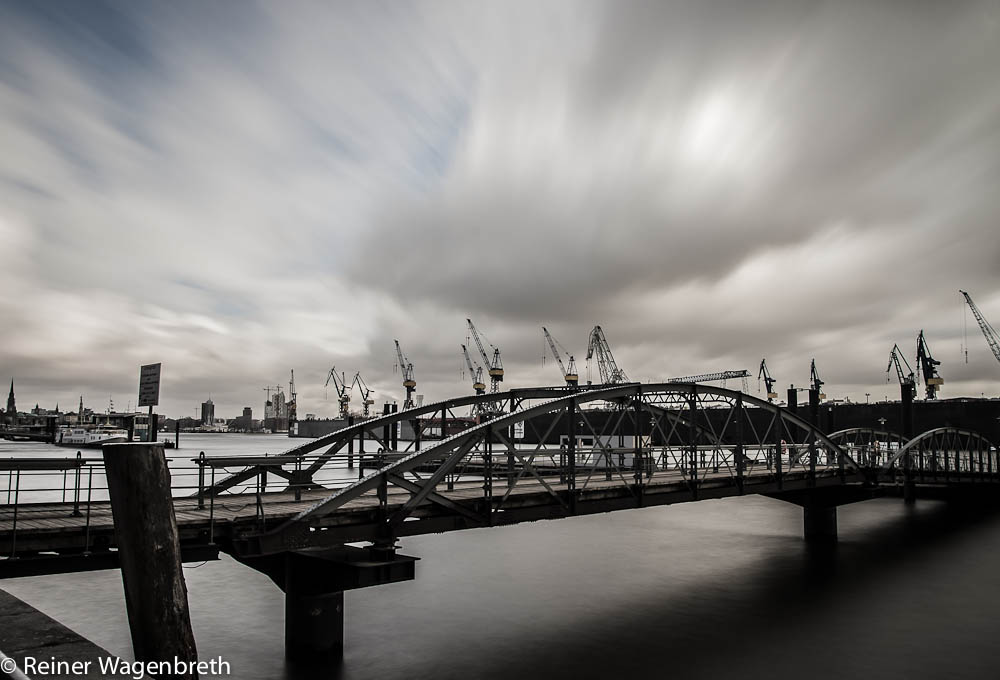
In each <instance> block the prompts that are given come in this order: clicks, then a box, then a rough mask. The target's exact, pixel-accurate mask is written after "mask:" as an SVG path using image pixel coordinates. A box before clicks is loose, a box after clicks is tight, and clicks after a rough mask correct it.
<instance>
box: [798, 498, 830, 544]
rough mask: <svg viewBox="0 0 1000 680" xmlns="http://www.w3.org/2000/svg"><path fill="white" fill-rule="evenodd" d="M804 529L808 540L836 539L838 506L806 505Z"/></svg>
mask: <svg viewBox="0 0 1000 680" xmlns="http://www.w3.org/2000/svg"><path fill="white" fill-rule="evenodd" d="M802 530H803V534H804V536H805V539H806V540H807V541H836V540H837V506H832V507H825V506H818V507H817V506H810V505H806V506H804V507H803V508H802Z"/></svg>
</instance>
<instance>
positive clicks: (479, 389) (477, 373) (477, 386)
mask: <svg viewBox="0 0 1000 680" xmlns="http://www.w3.org/2000/svg"><path fill="white" fill-rule="evenodd" d="M462 354H463V355H464V356H465V365H466V366H468V367H469V375H470V376H471V377H472V389H474V390H475V391H476V394H485V393H486V385H485V383H483V367H482V366H479V365H478V364H477V365H475V366H473V362H472V357H470V356H469V348H468V347H466V346H465V345H462Z"/></svg>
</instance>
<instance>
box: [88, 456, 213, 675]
mask: <svg viewBox="0 0 1000 680" xmlns="http://www.w3.org/2000/svg"><path fill="white" fill-rule="evenodd" d="M103 453H104V466H105V469H106V471H107V480H108V495H109V496H110V498H111V512H112V516H113V519H114V525H115V542H116V544H117V546H118V557H119V560H120V562H121V570H122V582H123V585H124V587H125V607H126V609H127V611H128V622H129V629H130V630H131V633H132V649H133V651H134V652H135V658H136V660H137V661H173V660H174V659H175V658H176V659H179V660H181V661H191V662H193V661H196V660H197V658H198V654H197V651H196V649H195V642H194V633H193V632H192V630H191V616H190V613H189V610H188V599H187V587H186V585H185V583H184V571H183V569H182V568H181V549H180V542H179V539H178V535H177V520H176V517H175V515H174V505H173V502H172V500H171V498H170V472H169V471H168V470H167V458H166V456H165V455H164V453H163V445H162V444H154V443H142V444H132V443H128V444H106V445H105V446H104V447H103ZM169 677H185V678H187V677H197V675H196V674H192V675H190V676H188V675H183V676H173V675H171V676H169Z"/></svg>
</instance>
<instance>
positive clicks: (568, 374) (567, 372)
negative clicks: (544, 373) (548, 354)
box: [542, 326, 580, 387]
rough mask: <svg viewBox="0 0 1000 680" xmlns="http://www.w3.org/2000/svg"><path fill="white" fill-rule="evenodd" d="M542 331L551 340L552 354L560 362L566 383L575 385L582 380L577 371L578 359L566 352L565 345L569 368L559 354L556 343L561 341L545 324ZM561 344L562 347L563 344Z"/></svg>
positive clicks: (560, 368)
mask: <svg viewBox="0 0 1000 680" xmlns="http://www.w3.org/2000/svg"><path fill="white" fill-rule="evenodd" d="M542 332H544V333H545V339H546V340H548V341H549V348H550V349H551V350H552V356H554V357H555V358H556V361H557V362H558V363H559V372H560V373H562V376H563V379H564V380H565V381H566V385H567V386H569V387H575V386H576V385H577V384H578V383H579V382H580V376H579V375H577V373H576V361H575V360H574V359H573V355H572V354H570V353H569V352H566V348H565V347H563V352H566V354H567V356H569V369H567V368H566V367H565V366H564V365H563V360H562V357H561V356H559V350H558V349H556V345H558V344H559V343H558V342H556V340H555V338H553V337H552V335H551V334H550V333H549V330H548V329H547V328H546V327H545V326H542ZM559 346H560V347H562V345H559Z"/></svg>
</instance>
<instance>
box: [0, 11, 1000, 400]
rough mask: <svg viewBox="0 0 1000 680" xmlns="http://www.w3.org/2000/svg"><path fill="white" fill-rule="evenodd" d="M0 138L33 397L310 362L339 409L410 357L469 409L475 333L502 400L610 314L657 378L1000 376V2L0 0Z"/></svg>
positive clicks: (13, 350)
mask: <svg viewBox="0 0 1000 680" xmlns="http://www.w3.org/2000/svg"><path fill="white" fill-rule="evenodd" d="M0 150H2V151H0V291H2V294H0V377H2V378H3V379H4V380H5V381H6V380H7V379H8V378H9V377H13V378H14V380H15V383H16V390H17V397H18V405H19V406H20V408H21V409H23V410H26V409H27V408H30V407H31V406H33V405H34V403H35V402H39V403H40V404H42V405H43V406H46V407H52V406H54V405H55V403H56V402H57V401H58V402H59V403H60V406H62V407H64V408H66V407H71V408H72V407H75V404H76V402H77V400H78V399H79V395H80V394H83V395H84V399H85V401H86V402H87V404H88V405H89V406H91V407H93V408H95V410H104V409H105V408H106V406H107V403H108V397H109V395H111V396H113V398H114V402H115V406H116V408H119V409H123V408H124V407H125V406H126V405H127V403H128V402H130V401H131V402H132V403H133V404H134V401H135V398H136V397H135V394H136V392H137V382H138V370H139V365H140V364H142V363H148V362H155V361H161V362H162V363H163V376H164V383H163V387H162V389H161V394H162V399H161V404H162V407H161V409H160V411H161V412H164V413H166V414H168V415H172V416H181V415H193V414H194V409H195V408H196V407H197V406H198V404H199V403H200V402H201V401H202V400H203V399H205V398H206V397H208V396H209V395H211V396H212V398H213V400H214V401H215V402H216V404H217V406H216V413H217V414H218V415H220V416H223V417H233V416H235V415H238V413H239V410H240V409H241V408H242V407H243V406H245V405H250V406H252V407H253V408H254V411H255V414H257V415H258V416H259V415H260V413H261V412H262V408H263V401H264V391H263V388H264V387H265V386H266V385H275V384H285V385H286V389H287V381H288V373H289V370H290V369H293V368H294V369H295V375H296V380H297V384H298V390H299V398H300V406H299V412H300V415H301V414H304V413H307V412H308V413H317V414H319V415H321V416H323V415H332V414H333V413H334V412H335V411H336V402H335V400H334V399H333V398H332V395H333V392H332V389H331V391H330V393H329V394H330V398H329V399H325V398H324V389H323V382H324V380H325V378H326V374H327V372H328V370H329V369H330V367H331V366H334V365H336V367H337V369H338V371H341V370H342V371H345V372H347V373H348V374H350V375H353V373H354V372H355V371H358V370H360V371H361V373H362V375H363V376H364V378H365V379H366V381H367V382H368V383H369V385H371V386H372V387H373V388H374V390H375V393H376V399H377V400H378V401H379V403H381V401H382V400H383V399H385V398H387V397H389V398H397V399H400V398H401V397H402V387H401V385H400V380H401V378H400V376H399V375H398V374H394V373H393V365H394V364H395V351H394V347H393V343H392V340H393V338H399V340H400V342H401V343H402V345H403V349H404V350H405V352H406V353H407V354H408V355H409V358H410V360H411V361H412V362H413V363H414V365H415V372H416V379H417V383H418V388H417V392H418V393H421V394H425V395H426V398H427V399H436V398H442V397H445V396H450V395H455V394H463V393H466V392H469V391H471V387H470V384H469V380H468V379H466V380H463V378H462V373H461V369H462V363H463V362H462V358H461V355H460V351H461V350H460V347H459V345H460V343H462V342H465V338H466V330H465V319H466V317H467V316H471V317H472V318H473V320H474V321H475V322H476V324H477V325H478V326H479V328H480V329H481V330H482V331H484V332H485V333H486V335H487V336H488V337H489V339H490V340H491V341H493V342H494V343H496V344H497V345H499V346H500V348H501V350H502V352H503V359H504V364H505V367H506V371H507V375H506V382H505V383H504V384H505V386H508V387H517V386H529V385H537V384H557V383H559V382H561V381H560V379H559V374H558V371H557V368H556V367H555V365H554V364H553V362H552V361H551V360H549V361H548V362H547V363H546V364H545V365H543V363H542V356H543V338H542V331H541V326H542V325H545V326H547V327H548V328H549V330H550V331H551V332H552V333H553V334H554V335H555V337H556V338H557V339H558V340H559V341H560V343H562V344H563V345H564V346H565V347H566V348H567V349H568V350H569V351H570V352H573V353H574V354H575V355H576V357H577V360H578V362H579V363H580V372H581V374H582V375H583V376H584V378H585V376H586V369H585V366H584V361H583V355H584V354H585V352H586V342H587V334H588V331H589V330H590V328H591V327H593V325H594V324H601V325H602V326H603V328H604V330H605V333H606V334H607V337H608V340H609V342H610V344H611V347H612V349H613V351H614V354H615V357H616V358H617V360H618V363H619V365H620V366H621V367H622V368H624V369H625V371H626V372H627V373H628V375H629V376H630V377H632V378H633V379H639V380H644V381H645V380H658V379H663V378H667V377H670V376H677V375H685V374H691V373H701V372H709V371H717V370H725V369H740V368H746V369H749V370H751V371H753V373H754V375H756V372H757V365H758V364H759V362H760V360H761V358H762V357H767V363H768V366H769V367H770V369H771V372H772V373H773V374H774V376H775V377H776V378H777V380H778V384H779V387H780V388H781V389H782V390H783V389H784V388H786V387H787V386H788V384H789V383H795V384H797V385H803V386H804V385H806V383H807V382H808V379H809V362H810V359H811V358H813V357H815V358H816V362H817V365H818V367H819V370H820V374H821V376H822V377H823V379H825V380H826V382H827V386H826V393H827V395H828V396H829V397H831V398H842V397H851V398H852V399H855V400H861V401H864V399H865V393H866V392H868V393H871V395H872V398H873V399H875V398H877V399H881V398H884V396H885V395H891V396H893V397H895V396H896V395H898V388H897V387H896V386H895V384H887V383H886V372H885V369H886V364H887V361H888V354H889V350H890V348H891V347H892V345H893V343H897V342H898V343H899V344H900V345H901V346H902V347H903V349H904V350H905V352H906V354H907V355H908V356H909V358H910V360H911V363H912V361H913V357H914V354H915V341H916V336H917V333H918V331H919V330H920V329H921V328H923V329H924V330H925V332H926V334H927V338H928V342H929V344H930V348H931V350H932V352H933V354H934V355H935V357H936V358H938V359H940V360H941V361H942V366H941V368H940V371H941V375H942V376H943V377H944V380H945V384H944V388H943V390H942V391H941V396H942V397H954V396H960V395H975V396H979V395H980V393H981V392H985V393H986V394H987V395H994V396H995V395H997V394H998V389H1000V364H998V363H997V361H996V360H995V359H994V358H993V356H992V354H990V351H989V349H988V347H987V345H986V342H985V340H984V338H983V336H982V335H981V333H980V332H979V329H978V327H977V326H976V324H975V321H974V319H973V318H972V316H971V314H969V315H967V314H965V313H964V312H963V300H962V298H961V296H960V295H959V293H958V289H959V288H960V287H961V288H965V289H967V290H969V291H970V292H971V293H972V295H973V297H974V299H975V300H976V301H977V303H978V304H979V306H980V308H981V309H982V310H983V312H984V313H985V314H986V316H987V318H990V319H992V320H993V323H994V324H995V325H1000V274H998V266H997V265H998V260H1000V4H998V3H996V2H982V3H976V2H931V1H928V2H907V3H900V2H830V3H808V2H801V1H798V0H796V1H794V2H769V3H758V2H754V3H749V2H743V1H742V0H734V1H733V2H729V3H722V2H701V1H696V2H648V3H647V2H643V3H638V2H621V1H617V0H616V1H613V2H578V1H573V2H555V1H546V2H537V1H532V2H502V3H501V2H495V3H485V2H483V3H480V2H432V3H404V2H387V3H375V2H367V1H365V2H323V3H301V4H300V3H291V2H266V3H259V4H252V3H250V2H212V3H202V2H169V3H167V2H157V3H148V4H147V3H144V2H135V1H129V2H123V3H99V2H90V1H66V2H55V1H51V0H46V1H43V2H27V1H24V2H12V1H10V0H0ZM966 317H967V322H966ZM966 323H967V324H968V330H967V333H968V363H965V361H964V358H963V352H962V347H963V332H964V324H966ZM594 373H595V377H596V367H595V370H594ZM893 381H895V378H893ZM732 386H733V385H732V384H730V387H732ZM750 391H751V393H757V381H756V379H753V380H751V381H750Z"/></svg>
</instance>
